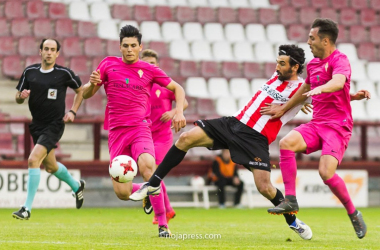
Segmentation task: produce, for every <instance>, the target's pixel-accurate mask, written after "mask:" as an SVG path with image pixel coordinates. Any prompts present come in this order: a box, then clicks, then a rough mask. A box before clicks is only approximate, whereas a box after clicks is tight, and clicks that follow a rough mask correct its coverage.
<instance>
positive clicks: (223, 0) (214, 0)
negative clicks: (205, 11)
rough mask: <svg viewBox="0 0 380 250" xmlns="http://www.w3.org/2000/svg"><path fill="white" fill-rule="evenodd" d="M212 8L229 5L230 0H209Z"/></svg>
mask: <svg viewBox="0 0 380 250" xmlns="http://www.w3.org/2000/svg"><path fill="white" fill-rule="evenodd" d="M208 3H209V5H210V6H211V7H212V8H220V7H228V6H229V4H228V0H208Z"/></svg>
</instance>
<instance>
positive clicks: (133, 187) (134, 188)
mask: <svg viewBox="0 0 380 250" xmlns="http://www.w3.org/2000/svg"><path fill="white" fill-rule="evenodd" d="M142 184H143V183H132V193H131V194H133V193H134V192H136V191H137V190H139V188H140V187H141V186H142Z"/></svg>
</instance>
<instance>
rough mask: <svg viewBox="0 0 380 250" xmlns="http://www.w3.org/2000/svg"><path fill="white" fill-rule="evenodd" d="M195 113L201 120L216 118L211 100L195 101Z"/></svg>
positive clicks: (201, 99) (199, 99)
mask: <svg viewBox="0 0 380 250" xmlns="http://www.w3.org/2000/svg"><path fill="white" fill-rule="evenodd" d="M197 113H198V115H200V116H202V118H203V119H213V118H217V116H218V114H217V113H216V109H215V104H214V100H213V99H209V98H198V100H197Z"/></svg>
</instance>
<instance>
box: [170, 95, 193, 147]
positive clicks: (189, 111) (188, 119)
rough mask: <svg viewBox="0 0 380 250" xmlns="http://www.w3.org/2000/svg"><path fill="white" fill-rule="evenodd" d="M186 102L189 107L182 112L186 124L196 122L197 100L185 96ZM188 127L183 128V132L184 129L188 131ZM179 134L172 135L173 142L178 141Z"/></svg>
mask: <svg viewBox="0 0 380 250" xmlns="http://www.w3.org/2000/svg"><path fill="white" fill-rule="evenodd" d="M186 100H187V102H188V103H189V106H188V107H187V109H186V110H185V111H184V112H183V114H184V115H185V117H186V122H194V121H196V120H198V119H199V115H198V113H197V101H198V98H195V97H191V96H187V95H186ZM188 127H189V126H186V127H185V128H183V130H184V131H186V129H188ZM181 131H182V130H181ZM179 134H180V133H173V141H176V139H177V140H178V138H179Z"/></svg>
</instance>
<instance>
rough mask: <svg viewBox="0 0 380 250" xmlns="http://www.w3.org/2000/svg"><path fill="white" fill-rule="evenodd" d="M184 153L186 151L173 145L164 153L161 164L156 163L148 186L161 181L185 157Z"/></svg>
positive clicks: (157, 184)
mask: <svg viewBox="0 0 380 250" xmlns="http://www.w3.org/2000/svg"><path fill="white" fill-rule="evenodd" d="M186 153H187V152H184V151H182V150H180V149H178V148H177V147H176V146H175V145H173V146H172V147H171V148H170V149H169V151H168V153H167V154H166V155H165V157H164V159H163V160H162V162H161V164H160V165H158V168H157V169H156V171H155V172H154V173H153V175H152V177H150V179H149V184H150V186H152V187H158V186H159V185H160V183H161V180H162V179H163V178H164V177H165V176H166V175H167V174H168V173H169V172H170V170H172V168H174V167H175V166H177V165H178V164H179V163H180V162H181V161H182V160H183V158H185V155H186Z"/></svg>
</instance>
